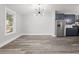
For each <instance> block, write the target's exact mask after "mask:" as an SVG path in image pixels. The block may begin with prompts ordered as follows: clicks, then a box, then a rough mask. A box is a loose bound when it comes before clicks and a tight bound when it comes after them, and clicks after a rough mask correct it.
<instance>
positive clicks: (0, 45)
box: [0, 35, 22, 48]
mask: <svg viewBox="0 0 79 59" xmlns="http://www.w3.org/2000/svg"><path fill="white" fill-rule="evenodd" d="M20 36H22V35H18V36H16V37H14V38H12V39H10V40H7V41H4V42H2V43H0V48H1V47H3V46H5V45H6V44H8V43H10V42H12V41H13V40H15V39H16V38H18V37H20Z"/></svg>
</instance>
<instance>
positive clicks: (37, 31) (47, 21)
mask: <svg viewBox="0 0 79 59" xmlns="http://www.w3.org/2000/svg"><path fill="white" fill-rule="evenodd" d="M23 27H24V29H23V34H27V35H54V36H55V11H54V10H47V11H46V12H45V14H44V16H41V15H34V14H30V15H24V16H23Z"/></svg>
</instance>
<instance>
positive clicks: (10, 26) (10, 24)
mask: <svg viewBox="0 0 79 59" xmlns="http://www.w3.org/2000/svg"><path fill="white" fill-rule="evenodd" d="M6 32H7V33H10V32H13V15H11V14H8V13H7V14H6Z"/></svg>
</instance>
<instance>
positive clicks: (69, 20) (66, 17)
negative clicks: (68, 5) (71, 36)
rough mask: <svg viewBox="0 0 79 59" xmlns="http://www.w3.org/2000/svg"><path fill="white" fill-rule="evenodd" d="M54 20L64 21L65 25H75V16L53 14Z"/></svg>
mask: <svg viewBox="0 0 79 59" xmlns="http://www.w3.org/2000/svg"><path fill="white" fill-rule="evenodd" d="M55 19H56V20H65V21H66V23H67V24H73V23H75V14H58V13H56V14H55Z"/></svg>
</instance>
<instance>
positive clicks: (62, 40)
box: [0, 35, 79, 54]
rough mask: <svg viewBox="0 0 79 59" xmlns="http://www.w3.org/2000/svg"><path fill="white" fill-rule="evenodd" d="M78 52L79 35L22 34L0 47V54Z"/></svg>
mask: <svg viewBox="0 0 79 59" xmlns="http://www.w3.org/2000/svg"><path fill="white" fill-rule="evenodd" d="M61 53H72V54H73V53H75V54H76V53H79V37H78V36H76V37H52V36H50V35H23V36H21V37H19V38H17V39H16V40H14V41H13V42H11V43H9V44H7V45H5V46H4V47H2V48H0V54H61Z"/></svg>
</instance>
